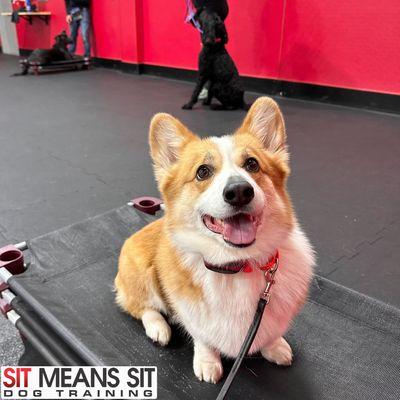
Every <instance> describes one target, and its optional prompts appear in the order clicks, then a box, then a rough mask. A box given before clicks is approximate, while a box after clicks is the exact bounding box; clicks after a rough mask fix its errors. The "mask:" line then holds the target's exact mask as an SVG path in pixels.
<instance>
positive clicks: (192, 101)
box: [182, 75, 207, 110]
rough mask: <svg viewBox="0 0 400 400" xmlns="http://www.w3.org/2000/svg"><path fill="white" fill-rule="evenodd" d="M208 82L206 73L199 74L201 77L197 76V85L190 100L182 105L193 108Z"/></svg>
mask: <svg viewBox="0 0 400 400" xmlns="http://www.w3.org/2000/svg"><path fill="white" fill-rule="evenodd" d="M206 82H207V78H206V77H205V76H204V75H199V77H198V78H197V82H196V87H195V88H194V90H193V93H192V97H191V98H190V101H189V102H188V103H186V104H184V105H183V106H182V108H183V109H184V110H191V109H192V108H193V106H194V105H195V104H196V103H197V99H198V97H199V94H200V92H201V89H203V86H204V85H205V84H206Z"/></svg>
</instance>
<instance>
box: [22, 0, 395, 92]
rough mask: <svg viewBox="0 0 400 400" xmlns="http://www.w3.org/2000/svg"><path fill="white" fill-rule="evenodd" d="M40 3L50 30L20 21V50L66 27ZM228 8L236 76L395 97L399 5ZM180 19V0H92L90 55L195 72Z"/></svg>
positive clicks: (312, 0) (354, 2) (292, 2)
mask: <svg viewBox="0 0 400 400" xmlns="http://www.w3.org/2000/svg"><path fill="white" fill-rule="evenodd" d="M41 4H43V3H41ZM44 4H45V6H44V7H43V8H46V9H48V10H50V11H52V13H53V15H52V17H51V23H50V26H49V27H46V26H45V25H44V24H43V22H41V21H35V22H34V24H33V25H32V26H29V24H27V23H26V22H25V21H22V22H21V23H20V24H19V25H18V35H19V40H20V47H22V48H28V49H31V48H35V47H47V46H49V45H50V43H51V41H52V38H53V37H54V36H55V35H56V34H57V33H58V32H59V31H61V30H62V29H64V28H66V23H65V6H64V0H49V1H48V3H44ZM229 4H230V14H229V16H228V19H227V21H226V23H227V28H228V32H229V37H230V42H229V44H228V48H229V51H230V53H231V55H232V57H233V58H234V60H235V61H236V64H237V66H238V69H239V71H240V73H241V74H242V75H247V76H255V77H266V78H275V79H282V80H288V81H296V82H306V83H314V84H321V85H327V86H338V87H344V88H352V89H361V90H368V91H377V92H386V93H396V94H400V56H399V54H400V40H399V38H400V1H399V0H385V1H381V2H379V1H377V0H363V1H362V2H360V1H359V0H348V1H346V2H343V0H329V1H328V0H258V1H254V0H230V1H229ZM184 14H185V2H184V0H175V1H168V2H166V1H165V0H96V1H93V10H92V19H93V32H94V40H93V54H94V55H96V56H97V57H103V58H109V59H115V60H122V61H124V62H128V63H138V62H141V63H146V64H152V65H163V66H170V67H177V68H185V69H196V64H197V54H198V52H199V49H200V40H199V35H198V33H197V32H196V31H195V29H193V28H192V27H191V26H190V25H187V24H184V22H183V18H184Z"/></svg>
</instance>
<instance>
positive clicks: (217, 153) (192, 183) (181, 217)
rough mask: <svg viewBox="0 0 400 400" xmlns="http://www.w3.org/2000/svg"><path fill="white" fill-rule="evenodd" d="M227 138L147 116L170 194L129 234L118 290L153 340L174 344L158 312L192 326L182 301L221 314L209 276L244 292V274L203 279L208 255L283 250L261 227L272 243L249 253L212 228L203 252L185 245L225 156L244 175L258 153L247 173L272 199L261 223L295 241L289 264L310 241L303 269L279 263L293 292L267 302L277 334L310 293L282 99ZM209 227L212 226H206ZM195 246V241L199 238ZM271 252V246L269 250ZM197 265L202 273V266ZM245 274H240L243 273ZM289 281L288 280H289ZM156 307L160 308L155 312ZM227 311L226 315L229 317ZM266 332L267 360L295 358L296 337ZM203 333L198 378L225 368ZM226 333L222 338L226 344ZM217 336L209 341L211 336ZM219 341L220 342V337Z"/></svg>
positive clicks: (264, 254)
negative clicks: (157, 212) (207, 171)
mask: <svg viewBox="0 0 400 400" xmlns="http://www.w3.org/2000/svg"><path fill="white" fill-rule="evenodd" d="M224 140H225V139H224V138H222V140H220V141H219V142H218V141H217V140H215V139H213V138H207V139H200V138H199V137H197V136H196V135H194V134H193V133H192V132H191V131H190V130H189V129H188V128H186V127H185V126H184V125H183V124H182V123H181V122H179V121H178V120H177V119H175V118H174V117H172V116H170V115H168V114H157V115H156V116H155V117H154V118H153V119H152V121H151V124H150V132H149V143H150V149H151V156H152V158H153V162H154V171H155V176H156V179H157V181H158V186H159V190H160V192H161V194H162V197H163V200H164V205H165V215H164V217H162V218H160V219H158V220H157V221H155V222H153V223H151V224H149V225H148V226H146V227H145V228H143V229H141V230H140V231H139V232H137V233H135V234H134V235H132V236H131V237H130V238H129V239H127V241H126V242H125V244H124V245H123V247H122V250H121V254H120V258H119V269H118V274H117V276H116V279H115V288H116V292H117V296H116V298H117V302H118V304H119V305H120V306H121V308H122V309H124V310H125V311H126V312H128V313H129V314H131V315H132V316H133V317H135V318H139V319H142V321H143V324H144V325H145V329H146V333H147V334H148V335H149V336H150V337H151V338H153V340H158V339H157V337H162V340H158V341H160V342H161V341H162V344H166V343H167V342H168V340H169V335H170V332H168V329H167V328H168V326H167V324H166V322H165V320H164V319H163V318H162V316H161V315H159V314H157V312H160V313H163V314H165V315H170V316H173V317H174V316H176V317H177V320H178V321H180V322H181V323H182V324H183V325H185V318H186V317H185V315H184V312H182V310H184V309H185V305H188V307H189V310H190V311H189V313H190V312H193V313H194V314H193V317H195V316H196V315H197V312H196V307H198V310H199V313H200V308H201V310H203V311H202V312H204V315H205V316H208V315H210V318H215V316H212V315H211V309H210V310H209V311H207V309H208V307H209V305H210V304H212V301H214V300H215V301H217V304H218V299H213V298H214V297H215V296H220V295H221V294H220V293H219V290H217V291H215V292H212V293H211V292H210V290H211V289H210V288H208V287H206V286H205V281H207V282H211V281H213V285H217V286H218V285H221V288H224V289H225V288H229V290H231V291H232V293H233V295H235V294H236V293H239V292H240V290H239V291H238V290H237V289H235V285H236V283H235V282H242V281H241V280H243V279H244V278H243V275H242V277H237V278H234V277H233V278H229V277H228V278H226V277H225V276H224V277H217V276H216V275H219V274H217V273H214V272H209V271H208V272H207V273H209V274H211V275H207V278H204V277H205V275H204V272H203V269H204V270H205V267H204V264H203V262H204V259H205V258H206V257H208V256H210V257H214V259H215V258H223V257H225V255H227V257H228V258H230V257H234V258H235V261H236V260H240V259H241V257H242V256H241V254H254V255H255V257H256V259H255V260H254V261H255V262H256V263H260V262H264V261H265V260H267V259H268V256H269V254H271V252H273V251H275V250H276V247H268V246H276V245H279V244H276V243H274V242H272V243H269V242H268V241H270V240H273V238H271V234H270V233H271V232H270V231H266V232H261V233H260V238H261V239H260V240H264V241H265V246H264V242H262V243H260V245H259V247H256V248H255V250H254V246H253V250H250V251H249V252H246V251H247V250H241V249H235V248H229V246H228V245H224V244H221V243H215V246H214V245H213V242H211V241H212V240H216V239H212V238H210V237H209V236H207V234H205V235H204V237H203V236H201V240H204V244H203V247H202V249H205V250H204V251H203V250H201V251H200V250H194V248H190V249H189V250H188V251H186V248H187V246H189V247H190V245H191V243H190V239H188V237H187V236H188V235H187V234H186V232H189V233H190V232H191V231H193V232H195V231H196V230H197V229H199V227H198V225H196V224H197V223H198V221H199V219H200V220H201V215H200V216H199V215H197V216H194V215H193V214H194V212H195V211H194V210H195V208H196V205H198V201H199V198H200V197H201V196H202V195H203V194H205V193H209V190H210V188H214V187H217V186H218V185H219V181H218V180H216V179H217V177H218V176H221V177H222V176H225V175H224V173H226V170H224V168H226V165H227V164H226V163H228V165H230V164H229V163H232V162H233V164H234V165H233V166H232V171H236V172H235V173H236V174H237V173H241V172H240V171H242V170H243V166H244V163H245V161H246V159H248V158H249V157H254V158H255V159H256V160H257V161H258V163H259V166H260V169H259V170H258V171H256V172H249V173H248V175H246V176H248V177H249V178H248V179H249V180H250V181H251V182H253V184H254V185H256V186H257V190H258V193H259V194H260V193H262V194H263V196H264V197H265V200H264V197H263V196H261V197H262V198H263V200H262V201H265V205H264V208H265V210H267V211H262V214H263V215H264V214H266V217H265V218H266V219H264V220H263V224H262V228H260V229H261V230H263V229H267V230H268V229H269V230H271V229H272V233H273V235H275V236H276V238H275V240H276V241H281V242H282V247H283V255H284V257H285V248H286V249H289V250H286V251H287V252H288V253H287V255H286V257H287V260H288V263H290V262H291V258H290V256H291V255H292V254H293V259H295V260H299V259H300V258H301V257H302V256H301V257H300V256H299V255H298V254H297V253H296V252H299V254H301V251H303V250H300V248H301V247H302V246H303V248H304V257H303V258H302V262H303V264H304V266H303V267H302V268H303V270H304V272H303V274H304V277H301V276H300V277H298V276H296V273H297V270H296V269H295V267H294V266H292V269H290V268H289V267H287V268H288V269H287V271H285V274H286V277H284V276H283V275H282V272H281V271H279V273H278V275H279V274H281V280H282V285H283V287H285V289H284V290H285V293H286V294H288V295H287V296H286V294H284V293H283V292H282V294H281V295H280V296H277V297H280V300H281V304H280V305H279V306H277V305H272V306H271V307H270V310H271V311H270V312H271V313H276V321H275V322H276V324H277V325H276V328H275V329H276V332H277V335H282V334H283V333H284V331H282V330H285V329H286V328H285V327H287V325H288V323H289V322H290V319H291V318H292V317H293V316H294V315H295V314H296V313H297V311H298V309H299V307H300V305H301V304H302V303H303V302H304V300H305V298H306V293H307V286H308V283H309V279H310V277H311V266H312V263H313V254H312V249H311V246H310V245H309V243H308V241H307V239H306V238H305V236H304V237H303V236H302V235H303V234H302V232H301V230H300V228H299V227H298V226H297V221H296V216H295V213H294V210H293V207H292V204H291V200H290V197H289V195H288V193H287V190H286V181H287V177H288V176H289V174H290V168H289V165H288V161H289V156H288V153H287V150H286V132H285V126H284V122H283V118H282V115H281V112H280V110H279V108H278V106H277V105H276V103H275V102H274V101H273V100H271V99H269V98H260V99H258V100H257V101H256V102H255V103H254V104H253V106H252V107H251V109H250V111H249V112H248V114H247V116H246V117H245V119H244V121H243V124H242V125H241V127H240V128H239V129H238V130H237V131H236V133H235V134H234V135H233V136H232V139H229V140H228V139H226V141H225V142H224ZM230 140H231V141H230ZM231 145H232V152H231V153H232V154H229V157H230V158H231V159H232V161H226V157H227V155H226V154H225V153H226V151H225V150H224V148H223V146H225V148H226V149H230V147H229V146H231ZM218 146H222V147H221V148H220V147H218ZM224 151H225V153H224ZM228 152H229V151H228ZM224 154H225V155H224ZM203 164H207V165H208V166H209V167H210V168H211V170H212V176H210V177H209V178H208V179H205V180H199V179H196V171H197V170H198V168H199V166H200V165H203ZM224 171H225V172H224ZM238 171H239V172H238ZM214 183H215V184H214ZM212 185H214V186H212ZM214 190H216V189H214ZM212 193H214V192H212ZM221 193H222V191H221ZM259 197H260V196H259ZM211 201H212V200H211ZM263 204H264V203H263ZM188 221H189V222H188ZM264 225H265V226H264ZM275 228H276V229H275ZM203 229H204V227H203ZM279 232H280V233H279ZM177 233H180V235H181V236H179V235H178V236H177ZM208 235H210V234H209V233H208ZM214 235H215V234H214ZM290 235H294V236H296V237H297V238H298V242H299V243H300V244H299V245H298V247H299V249H298V248H297V245H296V243H292V242H290V240H289V239H288V237H289V236H290ZM194 237H196V236H194ZM182 238H183V239H184V240H183V242H184V243H180V244H179V245H178V244H177V243H178V242H179V241H180V240H181V239H182ZM288 240H289V241H288ZM181 242H182V240H181ZM220 242H221V240H220ZM188 243H189V245H188ZM277 243H278V242H277ZM195 244H196V243H193V245H195ZM209 244H211V245H212V246H214V247H215V249H214V250H213V251H214V253H213V254H211V252H212V249H211V247H212V246H211V247H208V246H209ZM185 246H186V247H185ZM218 246H219V247H218ZM221 246H222V247H221ZM224 246H225V247H224ZM285 246H286V247H285ZM251 251H253V252H251ZM201 252H202V253H201ZM207 252H210V255H208V254H205V253H207ZM241 252H242V253H241ZM268 252H270V253H269V254H268ZM200 253H201V254H200ZM202 257H203V258H202ZM245 257H248V256H245ZM199 259H200V260H201V261H200V264H201V266H200V267H198V265H199V261H198V260H199ZM263 260H264V261H263ZM227 261H231V260H230V259H229V260H227ZM199 268H200V271H199V270H198V269H199ZM212 274H215V275H212ZM240 274H242V273H239V274H238V275H240ZM235 279H236V281H235ZM252 279H253V280H254V282H253V281H248V282H247V281H243V282H242V284H244V286H243V290H244V292H243V293H245V295H246V296H247V295H249V298H250V297H251V296H253V295H255V297H254V298H255V299H257V296H258V295H259V290H260V287H261V288H262V285H263V282H262V281H261V282H260V281H259V280H258V278H257V275H252ZM295 279H299V282H298V283H297V285H296V287H293V288H292V287H290V284H291V282H292V281H293V280H295ZM210 280H211V281H210ZM260 284H261V286H260ZM246 285H247V286H246ZM285 285H289V286H288V287H286V286H285ZM276 286H278V285H276ZM238 288H240V286H239V287H238ZM234 289H235V290H234ZM212 290H215V289H212ZM210 293H211V294H210ZM250 294H251V296H250ZM289 295H290V296H289ZM210 296H211V298H210ZM238 296H239V294H238ZM285 296H286V297H285ZM251 298H253V297H251ZM232 301H233V302H235V301H238V302H242V301H243V299H242V298H237V299H235V298H232ZM222 303H223V299H221V302H220V304H222ZM227 307H229V304H227ZM249 307H250V308H246V309H243V310H242V311H238V315H237V316H233V318H236V321H240V320H241V318H242V315H244V314H243V313H245V314H246V316H247V317H248V318H250V319H251V313H252V312H253V311H252V308H251V307H252V306H251V304H250V305H249ZM178 310H179V312H178ZM204 310H206V311H204ZM149 312H150V313H149ZM152 312H153V314H151V313H152ZM154 312H156V314H154ZM222 312H223V310H222ZM231 312H232V311H231ZM234 312H235V311H234ZM146 313H147V319H146ZM240 313H242V314H240ZM178 314H179V315H178ZM227 317H228V318H229V316H227ZM217 319H218V316H217ZM187 322H190V317H189V320H186V325H187ZM214 322H215V321H214ZM217 322H218V321H217ZM202 323H203V322H202ZM157 324H158V325H157ZM193 326H195V325H193ZM154 327H156V328H157V329H158V330H159V332H161V333H160V335H161V336H157V335H158V333H157V332H158V331H157V332H156V333H154V332H155V331H154V329H153V328H154ZM185 327H186V328H187V329H188V331H189V333H190V334H192V336H196V332H194V333H195V335H193V331H191V330H190V329H191V328H189V327H188V326H185ZM205 328H206V326H205ZM245 328H246V327H245ZM152 329H153V330H152ZM246 329H247V328H246ZM219 333H220V332H214V333H213V332H210V333H208V334H209V335H211V336H212V335H213V334H215V335H216V336H217V335H218V334H219ZM268 335H269V333H265V334H262V335H261V336H260V338H258V339H256V340H255V343H256V344H257V346H264V347H263V348H264V353H265V354H266V358H267V359H269V360H274V359H275V360H276V362H278V363H281V362H282V363H290V362H291V358H290V359H289V358H287V357H288V354H289V353H288V348H289V350H290V347H288V346H289V345H288V344H287V343H286V342H285V341H284V339H283V338H280V339H279V338H278V337H274V336H273V334H271V335H272V336H268ZM201 337H202V335H201V332H199V335H197V337H194V339H195V360H194V370H195V373H196V375H197V376H198V377H199V378H200V379H203V378H204V377H205V376H206V377H207V378H204V379H206V380H209V381H212V382H216V381H218V379H219V378H220V376H221V375H222V366H220V364H218V363H219V361H218V357H219V355H218V353H215V352H213V351H212V350H207V349H208V348H212V347H213V346H214V347H215V346H216V345H212V344H208V343H207V340H205V341H206V343H203V342H204V339H202V340H200V339H199V338H201ZM257 337H258V336H257ZM268 338H269V339H268ZM272 338H274V340H275V341H274V345H273V347H271V348H268V347H266V346H267V343H264V342H261V341H265V340H267V339H268V340H272ZM278 339H279V340H278ZM223 340H224V339H223V338H222V339H221V343H222V342H223ZM282 340H283V342H282ZM211 342H212V340H211V339H210V343H211ZM263 343H264V344H263ZM278 344H279V346H278ZM236 346H237V343H233V342H232V346H231V349H232V350H231V349H228V350H227V351H226V353H227V354H230V353H235V351H237V350H236ZM271 346H272V345H271ZM217 347H218V345H217ZM221 347H223V346H222V345H221ZM259 348H260V347H259ZM277 349H278V350H277ZM216 350H218V349H216ZM224 351H225V350H224ZM279 351H282V352H283V351H284V352H285V353H284V356H283V355H282V354H278V353H279ZM264 353H263V354H264ZM290 354H291V353H290ZM204 357H205V358H206V359H207V360H210V359H212V360H213V361H212V363H213V365H214V367H212V368H211V370H209V369H208V368H209V365H210V362H208V361H207V363H208V364H207V363H205V364H202V362H203V361H202V360H203V358H204ZM282 357H283V358H282ZM282 359H283V361H282Z"/></svg>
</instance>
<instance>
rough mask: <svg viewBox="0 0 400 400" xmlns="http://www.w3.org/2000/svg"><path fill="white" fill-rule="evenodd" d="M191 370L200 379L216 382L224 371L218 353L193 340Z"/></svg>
mask: <svg viewBox="0 0 400 400" xmlns="http://www.w3.org/2000/svg"><path fill="white" fill-rule="evenodd" d="M193 371H194V374H195V375H196V376H197V378H198V379H199V380H200V381H205V382H209V383H217V382H218V381H219V380H220V379H221V377H222V375H223V373H224V371H223V368H222V363H221V357H220V355H219V353H217V352H215V351H213V350H211V349H210V348H208V347H207V346H206V345H204V344H203V343H201V342H199V341H195V343H194V357H193Z"/></svg>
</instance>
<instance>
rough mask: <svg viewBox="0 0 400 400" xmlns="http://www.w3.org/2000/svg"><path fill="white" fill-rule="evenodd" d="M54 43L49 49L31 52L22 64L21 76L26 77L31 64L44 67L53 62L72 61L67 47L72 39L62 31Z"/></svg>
mask: <svg viewBox="0 0 400 400" xmlns="http://www.w3.org/2000/svg"><path fill="white" fill-rule="evenodd" d="M54 40H55V43H54V45H53V47H52V48H51V49H48V50H45V49H36V50H33V51H32V53H31V54H30V56H29V57H28V58H27V60H26V61H25V62H24V63H23V64H22V72H21V75H26V74H27V73H28V71H29V67H30V65H31V64H40V65H46V64H51V63H52V62H54V61H65V60H72V58H73V57H72V55H71V54H70V53H69V51H68V45H69V44H71V43H72V39H71V38H70V37H69V36H68V35H67V34H66V32H65V31H62V32H61V33H60V34H59V35H57V36H56V37H55V38H54Z"/></svg>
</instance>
